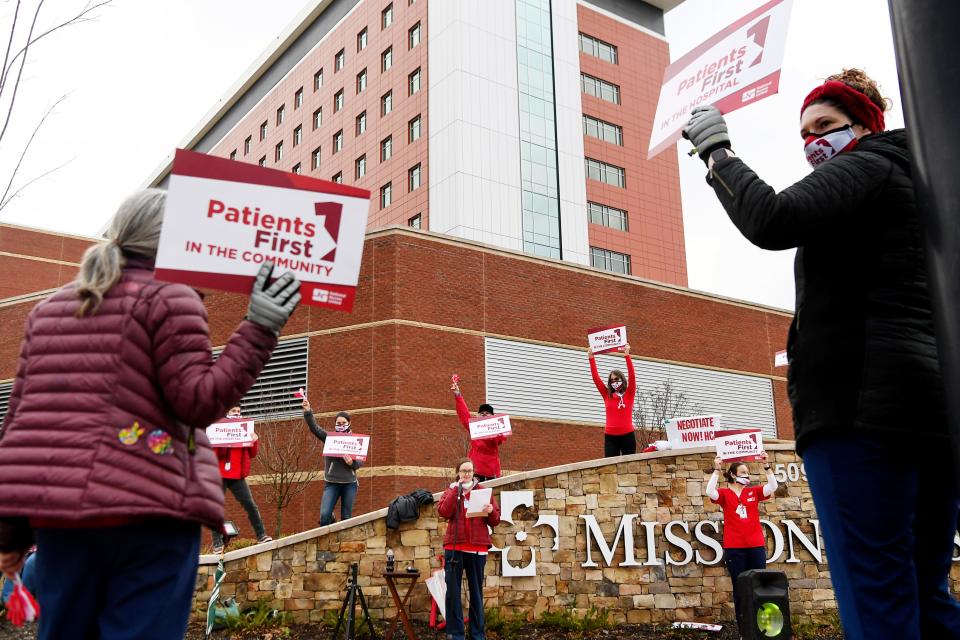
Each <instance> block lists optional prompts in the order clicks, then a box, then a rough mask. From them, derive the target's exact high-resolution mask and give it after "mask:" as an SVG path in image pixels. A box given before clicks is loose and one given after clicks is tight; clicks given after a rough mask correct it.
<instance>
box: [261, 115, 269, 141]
mask: <svg viewBox="0 0 960 640" xmlns="http://www.w3.org/2000/svg"><path fill="white" fill-rule="evenodd" d="M266 139H267V121H266V120H264V121H263V122H261V123H260V142H263V141H264V140H266Z"/></svg>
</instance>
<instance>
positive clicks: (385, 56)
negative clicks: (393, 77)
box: [380, 47, 393, 72]
mask: <svg viewBox="0 0 960 640" xmlns="http://www.w3.org/2000/svg"><path fill="white" fill-rule="evenodd" d="M392 66H393V47H387V50H386V51H384V52H383V53H381V54H380V71H381V72H383V71H386V70H387V69H389V68H390V67H392Z"/></svg>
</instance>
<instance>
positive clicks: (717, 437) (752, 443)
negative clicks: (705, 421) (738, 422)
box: [713, 429, 763, 462]
mask: <svg viewBox="0 0 960 640" xmlns="http://www.w3.org/2000/svg"><path fill="white" fill-rule="evenodd" d="M713 442H714V444H716V446H717V455H718V456H720V458H721V459H723V460H724V461H725V462H749V461H751V460H760V454H761V453H763V432H762V431H760V429H730V430H727V431H718V432H716V433H715V434H714V438H713Z"/></svg>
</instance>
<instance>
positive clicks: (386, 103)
mask: <svg viewBox="0 0 960 640" xmlns="http://www.w3.org/2000/svg"><path fill="white" fill-rule="evenodd" d="M415 1H416V0H408V2H409V4H413V3H414V2H415ZM391 24H393V3H390V4H388V5H387V6H386V7H385V8H384V9H383V11H382V12H381V28H382V29H386V28H387V27H389V26H390V25H391ZM421 33H422V31H421V24H420V22H417V23H416V24H414V25H413V26H412V27H410V28H409V29H408V30H407V48H408V49H413V48H414V47H416V46H417V45H419V44H420V41H421ZM366 46H367V28H366V27H364V28H363V29H362V30H361V31H360V33H358V34H357V51H358V52H359V51H362V50H363V49H364V48H366ZM345 64H346V51H345V49H341V50H340V51H338V52H337V53H336V54H335V55H334V65H333V66H334V73H337V72H339V71H340V70H341V69H343V67H344V65H345ZM392 66H393V47H392V46H390V47H387V48H386V49H385V50H384V51H383V52H382V53H381V54H380V70H381V73H383V72H386V71H387V70H389V69H390V68H391V67H392ZM421 78H422V73H421V69H420V67H418V68H417V69H415V70H414V71H413V72H411V73H410V74H409V75H408V76H407V93H408V95H409V96H412V95H414V94H416V93H418V92H419V91H420V86H421ZM323 79H324V74H323V67H321V68H320V69H318V70H317V71H316V72H315V73H314V75H313V91H314V92H317V91H319V90H320V88H321V87H322V86H323ZM367 79H368V73H367V69H366V68H364V69H363V70H361V71H360V73H358V74H357V76H356V93H357V94H360V93H362V92H363V91H365V90H366V88H367ZM303 101H304V88H303V87H300V88H299V89H297V90H296V91H295V92H294V94H293V108H294V110H297V109H299V108H300V107H302V106H303ZM344 101H345V91H344V89H343V88H341V89H340V90H339V91H337V92H336V93H335V94H334V96H333V112H334V113H337V112H339V111H340V110H342V109H343V107H344ZM391 111H393V91H392V90H391V91H388V92H387V93H385V94H384V95H383V96H381V97H380V115H381V117H382V116H386V115H387V114H389V113H390V112H391ZM285 117H286V104H285V103H284V104H281V105H280V106H279V107H277V111H276V126H278V127H279V126H281V125H282V124H283V122H284V119H285ZM361 118H362V119H363V122H362V123H361ZM418 118H419V117H418ZM365 119H366V112H364V113H362V114H361V115H360V116H357V120H358V122H357V127H358V131H359V130H361V127H364V128H365ZM322 121H323V107H322V106H321V107H318V108H317V109H316V110H315V111H314V112H313V129H314V130H316V129H318V128H319V127H320V125H321V123H322ZM268 127H269V121H267V120H264V121H263V122H262V123H261V124H260V128H259V139H260V141H261V142H262V141H264V140H266V138H267V131H268ZM300 135H302V125H299V126H298V127H297V128H296V129H295V130H294V146H296V145H297V144H299V137H300ZM358 135H359V133H358ZM252 148H253V136H252V135H250V136H247V137H246V139H245V140H244V142H243V155H244V156H247V155H249V154H250V152H251V150H252ZM237 154H238V150H237V149H234V150H233V151H232V152H231V153H230V159H231V160H235V159H236V157H237ZM274 155H275V160H276V161H279V159H280V157H281V155H282V142H281V143H279V144H278V145H277V148H275V150H274ZM265 162H266V156H264V157H263V158H262V159H261V166H262V165H263V164H264V163H265Z"/></svg>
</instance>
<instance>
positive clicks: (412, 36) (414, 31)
mask: <svg viewBox="0 0 960 640" xmlns="http://www.w3.org/2000/svg"><path fill="white" fill-rule="evenodd" d="M418 44H420V23H419V22H418V23H417V24H415V25H413V26H412V27H410V30H409V31H407V48H408V49H413V48H414V47H415V46H417V45H418Z"/></svg>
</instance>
